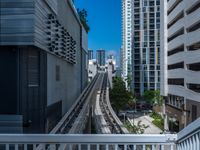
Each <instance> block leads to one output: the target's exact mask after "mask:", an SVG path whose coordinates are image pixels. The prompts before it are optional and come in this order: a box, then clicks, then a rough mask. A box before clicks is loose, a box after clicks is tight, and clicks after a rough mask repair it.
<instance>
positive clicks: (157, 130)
mask: <svg viewBox="0 0 200 150" xmlns="http://www.w3.org/2000/svg"><path fill="white" fill-rule="evenodd" d="M129 121H130V122H131V123H133V121H134V125H137V124H138V122H139V121H141V124H145V125H146V126H149V127H148V128H146V129H145V130H144V134H160V133H161V132H162V130H161V129H160V128H158V127H157V126H155V125H154V124H153V123H152V121H153V118H151V117H149V116H148V115H145V116H141V117H138V118H134V119H130V118H129Z"/></svg>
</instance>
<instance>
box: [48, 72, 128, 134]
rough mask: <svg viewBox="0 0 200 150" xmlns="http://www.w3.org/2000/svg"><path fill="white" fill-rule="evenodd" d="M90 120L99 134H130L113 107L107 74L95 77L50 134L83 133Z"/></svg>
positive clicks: (99, 74)
mask: <svg viewBox="0 0 200 150" xmlns="http://www.w3.org/2000/svg"><path fill="white" fill-rule="evenodd" d="M91 117H93V119H91ZM90 119H91V120H94V122H93V124H94V125H95V128H96V132H97V133H101V134H111V133H115V134H126V133H128V131H127V129H126V128H125V127H124V126H123V124H122V122H121V121H120V120H119V118H118V117H117V116H116V114H115V112H114V111H113V109H112V107H111V104H110V100H109V87H108V75H107V73H98V74H97V75H96V76H95V78H94V79H93V80H92V82H91V83H90V84H89V85H88V86H87V87H86V88H85V90H84V91H83V92H82V94H81V95H80V96H79V97H78V99H77V100H76V101H75V103H74V104H73V105H72V107H71V108H70V110H69V111H68V112H67V113H66V114H65V115H64V116H63V118H62V119H61V120H60V121H59V123H58V124H57V125H56V126H55V127H54V129H53V130H52V131H51V132H50V134H77V133H79V134H80V133H83V132H84V130H85V129H86V125H87V124H88V121H89V120H90ZM86 133H87V132H86Z"/></svg>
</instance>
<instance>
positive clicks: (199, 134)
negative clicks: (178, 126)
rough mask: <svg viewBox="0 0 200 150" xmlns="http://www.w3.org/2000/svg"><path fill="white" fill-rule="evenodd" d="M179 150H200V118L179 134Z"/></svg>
mask: <svg viewBox="0 0 200 150" xmlns="http://www.w3.org/2000/svg"><path fill="white" fill-rule="evenodd" d="M177 138H178V139H177V150H200V118H198V119H197V120H196V121H194V122H193V123H191V124H189V125H188V126H187V127H186V128H184V129H183V130H182V131H180V132H179V133H178V134H177Z"/></svg>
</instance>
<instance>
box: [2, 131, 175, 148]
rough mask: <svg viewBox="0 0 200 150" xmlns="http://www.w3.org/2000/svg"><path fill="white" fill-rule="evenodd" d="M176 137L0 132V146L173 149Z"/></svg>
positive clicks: (170, 135)
mask: <svg viewBox="0 0 200 150" xmlns="http://www.w3.org/2000/svg"><path fill="white" fill-rule="evenodd" d="M176 138H177V136H176V135H172V134H169V135H168V134H167V135H160V134H156V135H149V134H148V135H145V134H143V135H130V134H126V135H125V134H123V135H119V134H118V135H112V134H106V135H105V134H101V135H83V134H81V135H80V134H75V135H71V134H68V135H63V134H62V135H59V134H54V135H53V134H49V135H44V134H43V135H40V134H38V135H30V134H27V135H24V134H22V135H15V134H14V135H8V134H7V135H0V148H4V149H5V150H11V149H12V148H13V149H14V150H19V149H20V148H21V149H24V150H27V149H31V150H32V149H33V150H35V148H36V147H37V145H39V144H40V145H41V147H42V148H41V149H42V150H46V149H51V150H57V149H59V150H61V149H62V148H63V147H64V148H63V149H66V148H67V149H69V150H72V149H75V148H77V149H78V150H82V149H83V150H84V149H87V150H93V149H95V150H99V149H101V150H104V149H105V150H109V149H112V150H113V149H115V150H119V149H123V150H128V149H130V148H131V149H133V150H138V149H142V150H147V149H149V150H150V149H151V150H153V149H154V150H164V149H167V150H168V149H169V150H175V149H176V145H175V141H176Z"/></svg>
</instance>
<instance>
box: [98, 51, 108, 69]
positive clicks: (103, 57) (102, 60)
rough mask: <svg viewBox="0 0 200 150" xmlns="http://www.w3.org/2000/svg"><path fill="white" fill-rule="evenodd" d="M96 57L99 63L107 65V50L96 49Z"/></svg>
mask: <svg viewBox="0 0 200 150" xmlns="http://www.w3.org/2000/svg"><path fill="white" fill-rule="evenodd" d="M96 59H97V63H98V64H99V65H100V66H105V63H106V52H105V50H97V51H96Z"/></svg>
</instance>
